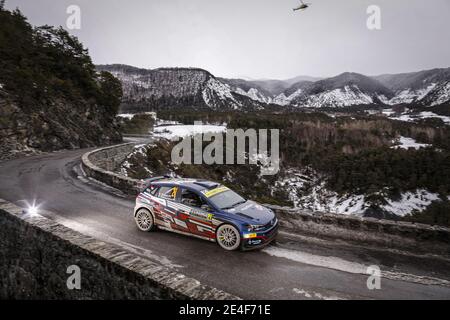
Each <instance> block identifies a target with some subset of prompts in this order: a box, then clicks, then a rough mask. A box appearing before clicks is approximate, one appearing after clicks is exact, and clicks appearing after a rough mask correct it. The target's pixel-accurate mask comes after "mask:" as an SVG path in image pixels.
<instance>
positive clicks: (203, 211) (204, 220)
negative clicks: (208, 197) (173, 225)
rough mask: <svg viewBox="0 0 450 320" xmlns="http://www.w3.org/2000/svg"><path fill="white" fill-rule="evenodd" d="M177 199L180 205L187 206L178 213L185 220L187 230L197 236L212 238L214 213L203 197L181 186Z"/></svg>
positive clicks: (213, 235)
mask: <svg viewBox="0 0 450 320" xmlns="http://www.w3.org/2000/svg"><path fill="white" fill-rule="evenodd" d="M178 200H179V202H180V205H181V206H183V207H187V208H188V209H187V210H185V211H184V212H183V213H182V214H181V215H180V219H183V220H184V221H185V222H186V226H187V228H188V230H189V232H190V233H192V234H194V235H197V236H202V237H207V238H214V237H215V226H214V224H213V217H214V214H213V212H212V210H211V209H209V205H208V204H207V203H206V201H205V200H204V199H203V197H202V196H201V195H200V194H198V193H197V192H195V191H193V190H190V189H187V188H181V190H180V197H179V199H178ZM186 211H187V212H188V213H186Z"/></svg>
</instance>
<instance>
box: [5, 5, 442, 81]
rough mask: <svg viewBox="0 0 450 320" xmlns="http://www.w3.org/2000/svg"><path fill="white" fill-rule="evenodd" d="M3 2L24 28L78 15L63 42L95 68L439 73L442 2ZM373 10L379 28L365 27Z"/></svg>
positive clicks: (229, 73)
mask: <svg viewBox="0 0 450 320" xmlns="http://www.w3.org/2000/svg"><path fill="white" fill-rule="evenodd" d="M308 2H312V3H313V4H312V6H311V7H310V9H308V10H307V11H304V12H295V13H294V12H293V11H292V8H293V7H295V6H296V5H297V4H298V1H297V0H245V1H242V0H221V1H218V0H158V1H156V0H128V1H125V0H120V1H119V0H82V1H75V0H59V1H55V0H33V1H29V0H28V1H25V0H7V3H6V6H7V8H14V7H19V8H20V9H21V10H22V12H23V13H24V14H25V15H26V16H27V17H29V20H30V22H31V23H32V24H35V25H42V24H50V25H63V26H65V21H66V18H67V14H66V8H67V6H69V5H70V4H77V5H79V6H80V7H81V10H82V29H81V30H77V31H71V33H72V34H74V35H76V36H78V37H79V39H80V40H81V41H82V42H83V43H84V44H85V46H87V47H88V48H89V52H90V54H91V56H92V58H93V60H94V62H95V63H98V64H104V63H125V64H130V65H134V66H139V67H145V68H156V67H161V66H195V67H201V68H205V69H207V70H209V71H211V72H212V73H213V74H215V75H218V76H225V77H241V76H246V77H251V78H289V77H294V76H297V75H300V74H307V75H312V76H331V75H335V74H338V73H341V72H343V71H355V72H361V73H364V74H370V75H373V74H381V73H397V72H407V71H416V70H421V69H428V68H434V67H448V66H449V65H450V63H449V57H450V41H449V35H448V30H450V1H448V0H433V1H423V0H369V1H368V0H345V1H344V0H342V1H336V0H308ZM371 4H376V5H379V6H380V7H381V10H382V11H381V12H382V29H381V30H379V31H370V30H368V29H367V27H366V19H367V14H366V9H367V7H368V6H369V5H371Z"/></svg>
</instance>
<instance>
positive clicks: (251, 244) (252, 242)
mask: <svg viewBox="0 0 450 320" xmlns="http://www.w3.org/2000/svg"><path fill="white" fill-rule="evenodd" d="M278 229H279V222H278V221H277V223H276V224H275V225H274V226H273V227H272V228H270V229H268V230H265V231H261V232H257V233H256V237H252V238H249V239H246V238H244V237H243V238H242V245H241V249H242V250H244V251H247V250H254V249H261V248H263V247H265V246H267V245H268V244H270V243H271V242H272V241H273V240H274V239H275V238H276V236H277V235H278Z"/></svg>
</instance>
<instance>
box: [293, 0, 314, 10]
mask: <svg viewBox="0 0 450 320" xmlns="http://www.w3.org/2000/svg"><path fill="white" fill-rule="evenodd" d="M300 2H301V4H300V6H298V7H297V8H294V9H292V10H293V11H297V10H306V9H307V8H309V6H310V5H311V3H304V2H303V0H300Z"/></svg>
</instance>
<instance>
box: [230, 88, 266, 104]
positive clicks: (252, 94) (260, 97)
mask: <svg viewBox="0 0 450 320" xmlns="http://www.w3.org/2000/svg"><path fill="white" fill-rule="evenodd" d="M236 93H238V94H240V95H243V96H246V97H249V98H250V99H252V100H255V101H259V102H262V103H272V98H271V97H269V96H266V95H264V94H263V93H261V92H259V91H258V89H255V88H251V89H249V90H248V91H247V92H246V91H245V90H243V89H241V88H237V90H236Z"/></svg>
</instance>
